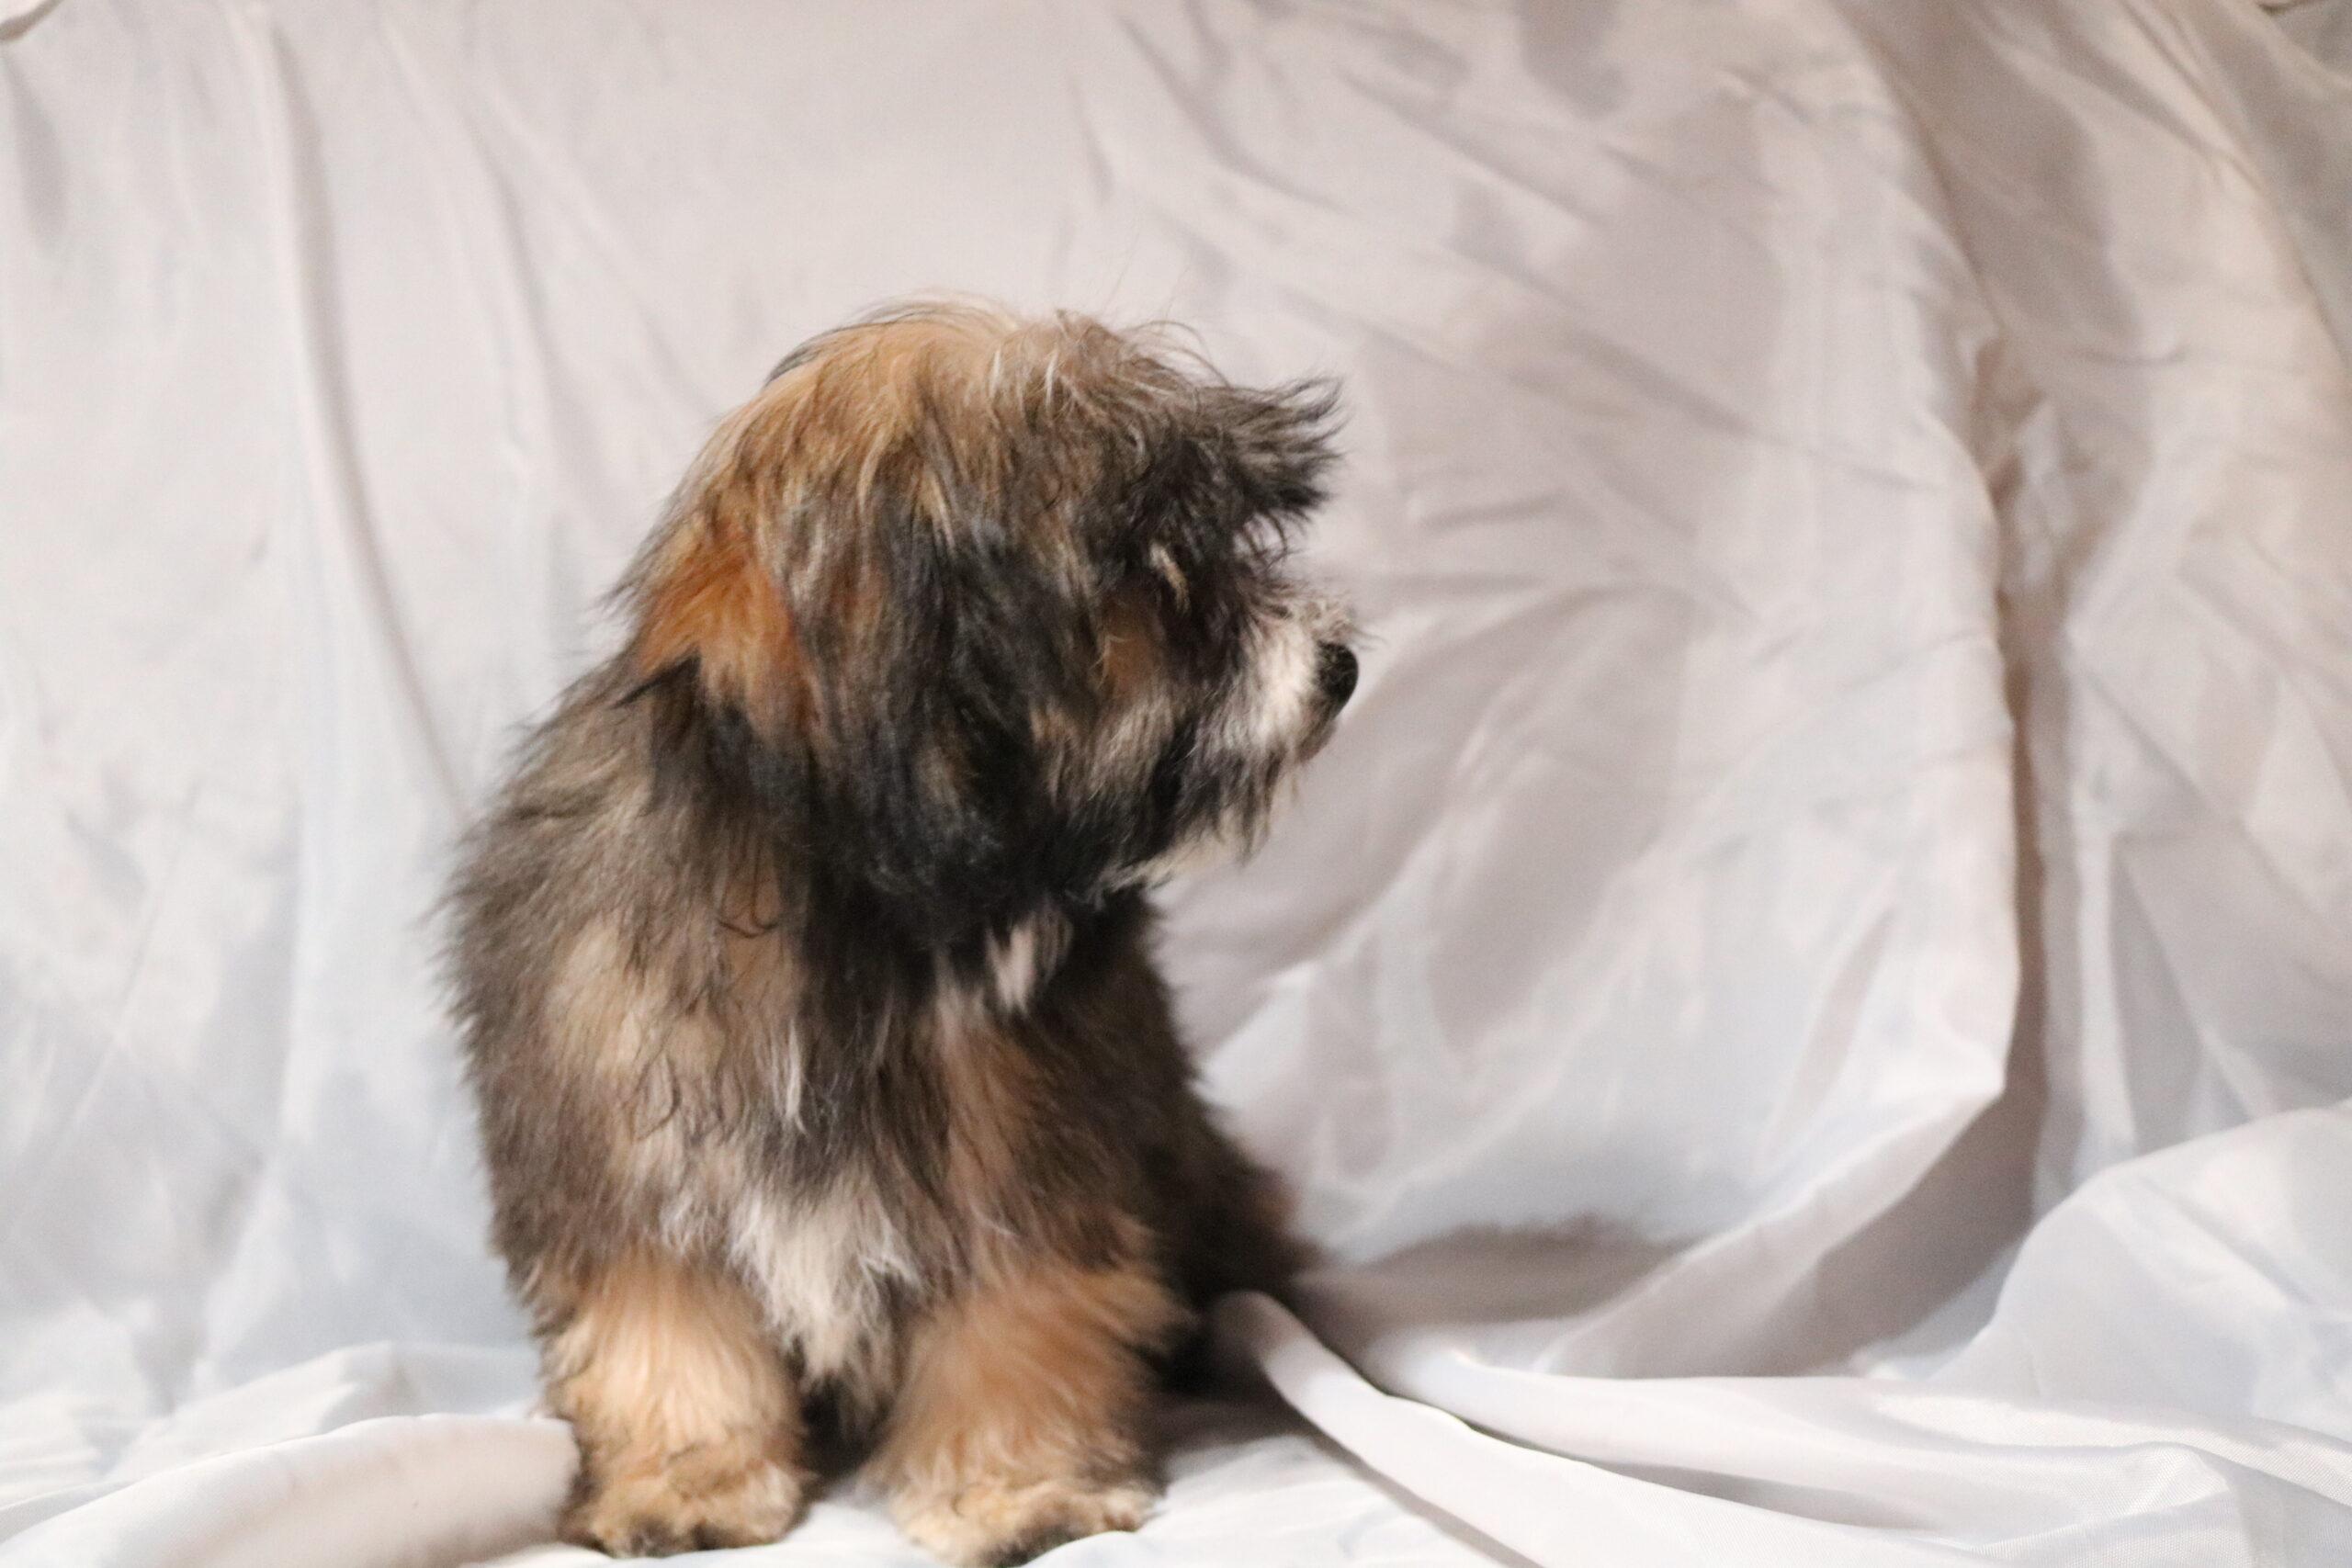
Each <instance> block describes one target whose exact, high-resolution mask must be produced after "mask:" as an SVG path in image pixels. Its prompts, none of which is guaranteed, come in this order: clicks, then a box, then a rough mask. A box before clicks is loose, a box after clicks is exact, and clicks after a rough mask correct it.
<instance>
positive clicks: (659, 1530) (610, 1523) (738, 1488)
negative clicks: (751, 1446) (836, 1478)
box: [563, 1450, 807, 1557]
mask: <svg viewBox="0 0 2352 1568" xmlns="http://www.w3.org/2000/svg"><path fill="white" fill-rule="evenodd" d="M806 1485H807V1480H806V1477H804V1476H803V1475H801V1474H800V1473H799V1472H797V1471H795V1470H793V1469H792V1468H791V1467H789V1466H787V1465H784V1464H780V1463H778V1462H777V1461H775V1460H774V1459H770V1458H765V1457H752V1458H748V1459H746V1458H742V1457H741V1456H737V1455H721V1454H716V1453H713V1452H710V1451H709V1450H688V1451H687V1452H685V1453H684V1454H680V1455H676V1456H674V1457H673V1458H672V1459H670V1460H669V1461H666V1462H646V1463H643V1464H636V1465H621V1466H617V1467H616V1468H615V1469H614V1470H613V1471H612V1472H609V1473H606V1474H603V1475H598V1476H596V1477H595V1478H594V1480H593V1481H591V1482H590V1483H588V1484H586V1485H585V1486H583V1488H582V1493H581V1495H579V1496H578V1497H577V1498H575V1499H574V1500H573V1502H572V1504H571V1507H570V1508H568V1509H566V1510H565V1512H564V1517H563V1539H564V1540H569V1541H571V1542H572V1543H574V1544H575V1545H579V1546H593V1547H595V1548H597V1549H598V1550H600V1551H606V1552H609V1553H611V1554H612V1555H613V1556H615V1557H668V1556H671V1555H673V1553H676V1552H680V1551H710V1550H712V1549H715V1548H718V1547H726V1546H762V1545H764V1544H766V1543H767V1542H769V1541H772V1540H775V1539H776V1538H777V1537H779V1536H781V1535H783V1534H784V1532H785V1531H786V1530H787V1529H791V1528H792V1521H793V1520H794V1519H796V1518H797V1517H799V1516H800V1505H801V1501H802V1497H803V1494H804V1492H805V1490H806Z"/></svg>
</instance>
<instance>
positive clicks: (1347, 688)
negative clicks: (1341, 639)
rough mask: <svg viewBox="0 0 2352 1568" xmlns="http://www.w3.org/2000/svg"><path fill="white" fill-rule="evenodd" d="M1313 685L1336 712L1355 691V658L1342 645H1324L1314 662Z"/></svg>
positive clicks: (1333, 643) (1330, 643)
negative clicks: (1319, 688)
mask: <svg viewBox="0 0 2352 1568" xmlns="http://www.w3.org/2000/svg"><path fill="white" fill-rule="evenodd" d="M1315 683H1316V684H1317V685H1318V686H1320V687H1322V688H1323V699H1324V701H1326V702H1328V703H1329V704H1330V705H1331V706H1332V707H1333V708H1334V709H1335V710H1336V709H1337V708H1338V707H1339V706H1340V705H1341V704H1342V703H1345V702H1346V701H1347V700H1348V696H1349V694H1350V693H1351V692H1353V691H1354V690H1355V689H1356V656H1355V655H1354V654H1353V653H1352V652H1351V651H1350V650H1349V649H1347V648H1346V647H1345V646H1344V645H1342V644H1340V643H1336V642H1327V643H1325V644H1324V645H1323V647H1322V651H1321V653H1320V654H1319V656H1318V657H1317V660H1316V661H1315Z"/></svg>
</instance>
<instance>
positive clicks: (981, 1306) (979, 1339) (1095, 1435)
mask: <svg viewBox="0 0 2352 1568" xmlns="http://www.w3.org/2000/svg"><path fill="white" fill-rule="evenodd" d="M1183 1316H1184V1312H1183V1309H1182V1306H1180V1305H1179V1304H1178V1303H1177V1302H1176V1301H1175V1300H1174V1299H1173V1298H1172V1297H1171V1296H1170V1294H1169V1292H1168V1291H1167V1289H1166V1287H1165V1286H1163V1285H1162V1284H1161V1283H1160V1281H1159V1279H1158V1278H1157V1277H1156V1276H1155V1275H1154V1274H1153V1273H1152V1272H1151V1271H1150V1270H1149V1269H1146V1268H1143V1267H1142V1266H1140V1265H1138V1264H1132V1263H1131V1264H1123V1265H1119V1266H1116V1267H1114V1268H1110V1269H1078V1268H1074V1267H1072V1266H1070V1265H1069V1264H1066V1263H1060V1262H1049V1261H1037V1262H1033V1263H1031V1264H1030V1265H1029V1266H1028V1267H1026V1268H1024V1269H1018V1270H1014V1271H1009V1272H1003V1273H1000V1274H997V1275H995V1276H994V1277H991V1278H988V1279H984V1280H979V1281H978V1282H976V1283H975V1284H973V1285H972V1286H971V1287H970V1288H969V1289H967V1292H965V1293H964V1294H963V1295H962V1296H961V1297H959V1298H958V1299H956V1301H953V1302H951V1303H947V1304H946V1305H944V1306H943V1307H941V1308H940V1309H939V1310H938V1311H937V1312H936V1313H935V1314H933V1317H932V1318H931V1319H930V1320H929V1321H927V1322H925V1323H924V1324H923V1325H921V1326H920V1327H919V1328H918V1329H917V1330H916V1332H915V1336H914V1340H913V1344H912V1347H911V1349H910V1355H909V1359H908V1364H907V1370H906V1377H905V1382H904V1384H903V1385H902V1389H901V1392H900V1394H899V1403H898V1404H897V1406H896V1408H895V1409H894V1410H893V1411H892V1413H891V1417H890V1424H889V1427H888V1431H887V1433H886V1435H885V1437H884V1438H883V1442H882V1446H881V1449H880V1450H879V1451H878V1452H877V1453H876V1456H875V1459H874V1461H873V1471H874V1473H875V1474H876V1476H877V1477H878V1478H880V1479H881V1480H882V1481H883V1483H885V1484H886V1485H888V1487H889V1488H890V1490H891V1493H892V1500H893V1506H894V1507H895V1509H896V1512H897V1514H898V1517H899V1524H900V1526H901V1527H902V1528H903V1529H905V1530H906V1531H907V1533H908V1534H909V1535H910V1536H912V1537H913V1538H914V1539H915V1540H919V1541H921V1542H922V1543H923V1544H924V1545H926V1546H928V1547H930V1548H931V1549H932V1550H933V1551H937V1552H939V1553H940V1554H941V1555H943V1556H944V1557H946V1558H948V1559H949V1560H951V1561H953V1562H963V1563H982V1562H1000V1561H1007V1560H1018V1558H1019V1557H1022V1556H1025V1555H1027V1554H1029V1553H1031V1552H1033V1551H1039V1550H1042V1549H1043V1548H1044V1547H1046V1546H1049V1545H1052V1544H1054V1543H1055V1542H1056V1541H1057V1540H1069V1539H1071V1538H1073V1537H1076V1536H1079V1535H1084V1534H1088V1533H1091V1532H1092V1531H1095V1530H1100V1529H1113V1528H1120V1529H1124V1528H1130V1527H1132V1526H1133V1525H1134V1524H1135V1523H1136V1522H1138V1520H1139V1519H1140V1517H1141V1515H1142V1512H1143V1508H1144V1506H1145V1505H1146V1504H1147V1503H1148V1499H1149V1495H1150V1494H1149V1490H1148V1488H1147V1487H1145V1486H1144V1485H1143V1484H1142V1483H1141V1482H1140V1480H1139V1472H1140V1470H1141V1466H1142V1463H1143V1455H1142V1453H1141V1452H1140V1451H1139V1450H1138V1448H1137V1445H1136V1438H1135V1437H1134V1427H1135V1419H1136V1412H1137V1410H1138V1409H1139V1408H1140V1406H1141V1404H1142V1403H1143V1401H1144V1398H1145V1396H1146V1393H1147V1391H1148V1386H1149V1380H1148V1376H1147V1373H1146V1370H1145V1367H1144V1363H1143V1359H1142V1353H1143V1352H1144V1351H1145V1350H1148V1348H1152V1347H1154V1346H1157V1345H1159V1344H1160V1343H1161V1342H1162V1341H1163V1340H1164V1339H1165V1338H1166V1337H1167V1336H1168V1335H1169V1334H1170V1333H1171V1332H1172V1331H1173V1330H1174V1328H1175V1327H1176V1325H1178V1324H1179V1323H1180V1322H1182V1319H1183Z"/></svg>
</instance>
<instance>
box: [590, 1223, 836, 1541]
mask: <svg viewBox="0 0 2352 1568" xmlns="http://www.w3.org/2000/svg"><path fill="white" fill-rule="evenodd" d="M547 1361H548V1367H547V1371H548V1397H549V1401H550V1403H551V1404H553V1405H554V1406H555V1409H556V1412H557V1414H559V1415H560V1416H565V1417H566V1418H567V1419H569V1420H570V1421H571V1424H572V1427H573V1430H574V1431H575V1432H576V1433H577V1434H578V1437H579V1439H580V1447H581V1484H580V1486H579V1488H578V1489H577V1491H576V1493H575V1496H574V1500H573V1503H572V1506H571V1509H570V1511H569V1512H568V1514H567V1515H566V1517H565V1533H566V1534H567V1536H569V1537H570V1538H571V1539H572V1540H581V1541H586V1542H589V1543H592V1544H594V1545H597V1546H601V1547H603V1548H605V1550H606V1551H614V1552H628V1553H640V1552H646V1551H679V1550H684V1549H688V1548H697V1547H717V1546H741V1545H750V1544H753V1543H756V1542H760V1541H767V1540H775V1539H776V1538H777V1537H778V1536H780V1535H782V1534H783V1533H784V1531H785V1530H786V1529H787V1528H788V1527H789V1526H790V1525H791V1523H792V1521H793V1519H794V1518H795V1517H797V1515H798V1513H799V1511H800V1500H801V1492H802V1489H803V1487H804V1485H805V1484H806V1481H807V1476H806V1473H805V1472H803V1471H802V1470H801V1468H800V1462H799V1450H800V1415H799V1408H798V1404H797V1400H796V1398H795V1395H794V1391H793V1389H792V1386H791V1382H790V1380H789V1378H788V1377H787V1375H786V1371H785V1367H784V1362H783V1359H782V1358H781V1357H780V1356H779V1355H778V1354H777V1352H776V1350H775V1346H774V1345H773V1344H772V1343H770V1341H769V1338H768V1335H767V1331H766V1325H765V1323H764V1322H763V1320H762V1318H761V1315H760V1312H759V1309H758V1307H757V1306H756V1305H755V1304H754V1303H752V1298H751V1296H750V1294H749V1293H748V1292H745V1291H744V1290H743V1288H742V1287H741V1285H739V1284H737V1283H736V1282H735V1281H734V1280H731V1279H729V1278H727V1277H725V1276H723V1275H721V1274H718V1273H717V1272H716V1271H713V1270H707V1269H696V1268H694V1267H692V1266H690V1265H687V1264H685V1263H684V1262H682V1261H679V1260H677V1259H674V1258H666V1257H662V1256H661V1255H659V1254H655V1253H639V1254H638V1255H636V1256H634V1257H631V1258H628V1259H627V1260H626V1261H623V1262H621V1263H618V1264H616V1265H615V1266H613V1267H611V1268H609V1269H606V1270H605V1272H604V1273H603V1274H601V1275H600V1276H598V1277H597V1278H596V1279H594V1280H592V1281H590V1283H589V1284H588V1286H587V1288H586V1289H585V1290H584V1291H583V1292H582V1294H581V1298H580V1303H579V1305H578V1308H577V1309H576V1310H575V1311H574V1313H573V1314H572V1315H571V1321H570V1322H569V1323H568V1324H566V1325H564V1327H563V1329H562V1330H561V1332H560V1333H559V1334H557V1335H556V1336H555V1337H554V1338H553V1339H552V1340H550V1341H549V1342H548V1347H547Z"/></svg>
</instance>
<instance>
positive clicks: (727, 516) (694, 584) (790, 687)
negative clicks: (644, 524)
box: [621, 480, 806, 727]
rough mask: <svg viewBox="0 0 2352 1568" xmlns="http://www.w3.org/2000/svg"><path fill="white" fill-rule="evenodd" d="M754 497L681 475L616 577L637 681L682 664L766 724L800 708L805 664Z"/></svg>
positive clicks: (709, 689)
mask: <svg viewBox="0 0 2352 1568" xmlns="http://www.w3.org/2000/svg"><path fill="white" fill-rule="evenodd" d="M757 506H758V499H757V498H756V497H755V496H749V495H744V494H739V493H735V492H734V491H733V489H732V488H730V487H729V486H726V485H724V484H713V483H709V482H696V481H691V480H690V481H689V486H688V488H687V489H686V490H684V491H681V492H680V495H679V498H678V500H677V501H675V502H673V507H672V514H671V517H670V519H669V521H668V522H667V523H666V524H665V525H664V526H663V527H662V529H661V530H660V531H659V532H658V533H656V534H655V536H653V538H652V540H651V541H650V543H649V544H648V546H647V547H646V549H645V552H644V554H643V555H642V556H641V557H640V558H639V560H638V563H637V565H636V567H635V568H634V569H633V570H631V571H630V573H629V575H628V578H627V579H625V580H624V581H623V583H622V587H621V597H622V598H623V600H624V601H625V602H626V603H627V604H628V605H629V607H630V609H631V611H632V612H633V613H634V618H635V620H636V623H637V625H636V633H635V636H634V637H632V639H631V641H630V646H629V650H628V658H629V659H630V660H632V661H633V662H634V663H635V665H636V667H637V669H636V673H637V675H638V677H639V679H640V680H645V681H651V680H656V679H660V678H662V677H664V676H667V675H670V674H672V673H674V672H676V671H681V670H684V669H687V668H688V667H691V669H692V672H693V675H694V677H695V681H696V682H697V683H698V684H699V685H700V686H701V687H702V689H703V690H704V691H705V693H706V694H707V695H708V697H709V698H710V699H711V700H712V701H713V702H716V703H721V704H726V705H732V706H733V707H735V708H737V709H739V710H740V711H741V712H742V713H743V714H744V715H745V716H748V717H751V718H753V719H755V720H757V721H759V722H761V723H762V724H763V726H764V727H774V726H776V725H779V724H781V723H783V722H785V721H786V716H787V714H788V713H789V712H790V711H792V710H794V709H795V708H797V707H799V706H802V705H805V699H806V692H805V689H804V688H805V686H806V660H805V658H804V656H803V653H802V650H801V648H800V646H799V642H798V640H797V637H796V636H795V634H794V626H793V617H792V615H791V614H790V612H789V611H788V609H787V608H786V604H785V599H784V595H783V592H782V591H781V588H780V585H779V584H778V582H777V581H776V577H775V573H774V572H773V571H772V570H770V569H769V567H768V565H767V563H766V561H765V560H764V559H763V551H762V537H763V536H762V530H761V527H760V525H759V521H758V519H757V516H756V510H757Z"/></svg>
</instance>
